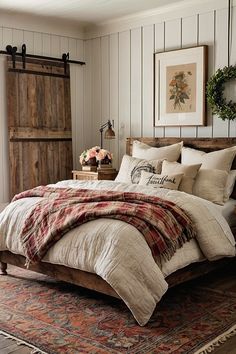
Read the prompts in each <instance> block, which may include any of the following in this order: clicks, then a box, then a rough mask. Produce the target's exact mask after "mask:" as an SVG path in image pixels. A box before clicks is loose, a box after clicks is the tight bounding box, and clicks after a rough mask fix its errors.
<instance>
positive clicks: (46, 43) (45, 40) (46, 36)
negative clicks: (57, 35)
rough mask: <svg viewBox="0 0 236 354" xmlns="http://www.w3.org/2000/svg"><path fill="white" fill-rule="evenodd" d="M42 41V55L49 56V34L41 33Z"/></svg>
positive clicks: (50, 50)
mask: <svg viewBox="0 0 236 354" xmlns="http://www.w3.org/2000/svg"><path fill="white" fill-rule="evenodd" d="M42 41H43V48H42V55H46V56H50V55H52V54H51V52H53V50H52V49H51V36H50V34H47V33H43V34H42Z"/></svg>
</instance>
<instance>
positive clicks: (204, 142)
mask: <svg viewBox="0 0 236 354" xmlns="http://www.w3.org/2000/svg"><path fill="white" fill-rule="evenodd" d="M134 140H139V141H141V142H143V143H145V144H148V145H150V146H153V147H161V146H167V145H171V144H175V143H178V142H180V141H183V143H184V146H187V147H191V148H193V149H198V150H202V151H205V152H211V151H217V150H221V149H226V148H229V147H231V146H235V145H236V138H199V139H198V138H133V137H132V138H127V139H126V153H127V154H128V155H131V154H132V148H133V141H134ZM232 169H233V170H236V158H235V159H234V161H233V164H232ZM232 197H233V198H234V199H236V186H235V187H234V191H233V193H232Z"/></svg>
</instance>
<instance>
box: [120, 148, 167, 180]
mask: <svg viewBox="0 0 236 354" xmlns="http://www.w3.org/2000/svg"><path fill="white" fill-rule="evenodd" d="M161 165H162V160H152V161H147V160H142V159H136V158H135V157H132V156H129V155H124V156H123V159H122V161H121V165H120V169H119V173H118V175H117V176H116V179H115V182H123V183H136V184H137V183H139V180H140V177H141V172H142V171H147V172H153V173H160V172H161Z"/></svg>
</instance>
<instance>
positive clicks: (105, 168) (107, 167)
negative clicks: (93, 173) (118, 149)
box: [97, 164, 116, 172]
mask: <svg viewBox="0 0 236 354" xmlns="http://www.w3.org/2000/svg"><path fill="white" fill-rule="evenodd" d="M115 170H116V169H115V168H113V167H112V164H100V165H98V168H97V171H110V172H113V171H115Z"/></svg>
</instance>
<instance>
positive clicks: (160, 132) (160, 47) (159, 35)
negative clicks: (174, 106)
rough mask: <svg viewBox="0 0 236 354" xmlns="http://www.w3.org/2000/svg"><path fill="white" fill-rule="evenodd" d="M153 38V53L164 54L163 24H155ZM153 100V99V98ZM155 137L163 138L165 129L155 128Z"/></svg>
mask: <svg viewBox="0 0 236 354" xmlns="http://www.w3.org/2000/svg"><path fill="white" fill-rule="evenodd" d="M154 38H155V44H154V45H155V48H154V52H155V53H161V52H164V50H165V24H164V22H162V23H156V24H155V33H154ZM154 79H155V78H154ZM154 100H155V97H154ZM154 103H155V102H154ZM155 136H156V137H163V136H165V128H164V127H156V128H155Z"/></svg>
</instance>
